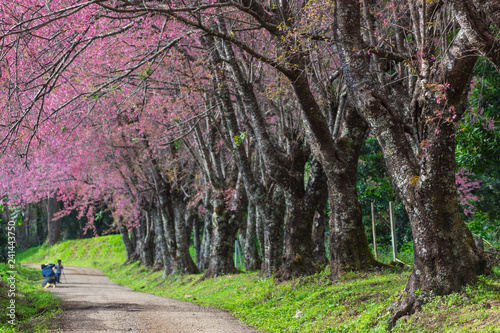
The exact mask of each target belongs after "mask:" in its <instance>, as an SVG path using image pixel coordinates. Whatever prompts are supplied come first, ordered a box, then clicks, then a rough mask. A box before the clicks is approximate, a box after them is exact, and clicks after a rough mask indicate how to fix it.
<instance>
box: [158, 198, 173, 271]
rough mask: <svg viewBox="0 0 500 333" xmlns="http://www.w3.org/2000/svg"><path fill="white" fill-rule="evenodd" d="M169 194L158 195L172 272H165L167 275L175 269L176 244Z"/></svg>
mask: <svg viewBox="0 0 500 333" xmlns="http://www.w3.org/2000/svg"><path fill="white" fill-rule="evenodd" d="M170 198H171V196H170V193H168V195H159V196H158V203H159V208H158V212H159V215H160V218H161V222H162V226H163V236H164V237H165V243H166V245H167V251H168V257H169V258H170V260H171V262H172V271H171V272H168V273H167V271H165V272H166V273H167V274H171V273H173V272H174V271H175V270H176V269H177V262H176V254H177V242H176V238H175V236H176V235H175V219H174V211H173V209H172V203H171V202H170Z"/></svg>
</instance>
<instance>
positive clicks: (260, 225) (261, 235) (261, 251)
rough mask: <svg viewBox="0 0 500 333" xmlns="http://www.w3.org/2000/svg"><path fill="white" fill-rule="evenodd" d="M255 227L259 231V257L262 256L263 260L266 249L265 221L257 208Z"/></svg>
mask: <svg viewBox="0 0 500 333" xmlns="http://www.w3.org/2000/svg"><path fill="white" fill-rule="evenodd" d="M255 228H256V232H257V241H258V242H259V243H258V247H257V249H258V251H259V252H258V253H259V257H260V258H261V261H262V258H264V255H265V249H264V221H263V219H262V216H261V214H260V212H259V210H258V209H256V210H255Z"/></svg>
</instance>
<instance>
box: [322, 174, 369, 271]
mask: <svg viewBox="0 0 500 333" xmlns="http://www.w3.org/2000/svg"><path fill="white" fill-rule="evenodd" d="M354 170H356V169H354ZM351 173H354V175H352V174H351V175H350V176H351V177H347V176H348V175H344V177H329V180H328V184H329V188H330V214H331V215H330V271H331V275H332V278H333V279H334V280H336V279H338V277H339V276H340V275H342V273H343V272H349V271H356V270H361V269H365V268H369V267H371V266H373V265H375V263H376V262H375V258H374V257H373V254H372V253H371V251H370V248H369V246H368V239H367V237H366V233H365V228H364V226H363V215H362V210H361V205H360V203H359V201H358V194H357V192H356V174H355V173H356V171H354V172H351Z"/></svg>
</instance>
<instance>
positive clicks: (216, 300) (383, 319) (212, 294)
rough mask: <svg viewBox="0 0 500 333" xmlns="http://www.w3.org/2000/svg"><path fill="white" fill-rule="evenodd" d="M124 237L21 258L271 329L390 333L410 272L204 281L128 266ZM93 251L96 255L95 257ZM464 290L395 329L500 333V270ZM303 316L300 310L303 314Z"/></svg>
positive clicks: (39, 250) (77, 243) (430, 305)
mask: <svg viewBox="0 0 500 333" xmlns="http://www.w3.org/2000/svg"><path fill="white" fill-rule="evenodd" d="M123 252H124V249H123V245H122V244H121V239H120V236H106V237H100V238H96V239H91V240H87V239H86V240H81V241H67V242H63V243H61V244H58V245H56V246H53V247H51V248H47V247H40V248H37V249H31V250H29V251H27V252H25V253H23V254H21V255H20V256H19V257H20V258H23V260H24V261H25V262H30V263H41V262H47V261H55V260H57V259H58V258H61V259H62V260H63V263H66V264H67V265H78V266H91V267H96V268H101V269H103V271H104V273H105V274H106V275H108V276H109V277H110V278H111V279H112V280H114V281H116V282H118V283H120V284H122V285H126V286H128V287H131V288H133V289H134V290H137V291H141V292H148V293H153V294H156V295H160V296H166V297H172V298H177V299H181V300H186V301H190V302H196V303H199V304H202V305H209V306H214V307H218V308H222V309H226V310H229V311H231V312H232V313H233V314H234V315H235V316H236V317H238V318H240V319H241V320H242V321H245V322H247V323H249V324H250V325H251V326H254V327H256V328H259V329H262V330H264V331H266V332H287V333H288V332H290V333H292V332H386V331H387V326H388V319H389V313H388V312H387V310H386V309H387V307H388V306H389V305H390V304H391V302H393V301H394V300H395V298H396V297H397V296H398V294H399V292H400V291H401V290H402V289H403V288H404V286H405V284H406V281H407V279H408V276H409V274H410V273H409V271H408V270H383V271H373V272H370V273H351V274H347V275H345V276H343V277H342V278H341V279H340V281H339V282H337V283H332V282H331V281H330V280H329V278H328V271H324V272H321V273H319V274H317V275H315V276H311V277H306V278H301V279H296V280H294V281H290V282H286V283H275V282H274V281H273V279H272V278H263V277H262V276H260V275H259V274H258V273H255V272H253V273H252V272H250V273H244V274H235V275H229V276H223V277H218V278H214V279H211V280H205V281H203V282H200V283H196V281H198V279H199V278H200V276H201V275H175V276H170V277H168V278H167V279H164V278H163V277H162V273H163V272H161V271H157V272H154V271H151V270H148V269H144V267H143V266H141V265H139V264H138V263H135V264H131V265H125V266H124V265H122V263H123V262H124V261H125V256H124V253H123ZM89 254H92V255H91V257H89ZM494 271H495V275H494V276H492V277H488V278H484V277H482V278H481V279H480V282H479V283H478V284H477V285H475V286H469V287H467V288H465V289H464V290H463V291H462V292H460V293H455V294H452V295H449V296H446V297H436V298H434V299H433V300H432V301H430V302H429V303H428V304H426V305H425V306H424V307H423V309H422V310H421V311H419V312H418V313H416V314H415V315H413V316H411V317H409V318H403V319H401V320H400V321H399V322H398V324H397V326H396V327H395V328H394V330H393V332H500V329H499V328H497V327H500V283H499V277H500V268H495V270H494ZM298 311H301V312H298Z"/></svg>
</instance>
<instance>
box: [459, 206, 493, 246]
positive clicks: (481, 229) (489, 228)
mask: <svg viewBox="0 0 500 333" xmlns="http://www.w3.org/2000/svg"><path fill="white" fill-rule="evenodd" d="M467 226H468V227H469V229H470V231H472V232H473V233H474V234H475V235H477V236H480V237H482V238H484V239H485V240H486V241H488V242H489V243H491V244H492V245H494V246H500V220H490V218H489V217H488V215H487V214H485V213H483V212H481V211H477V212H476V213H475V214H474V218H473V219H472V220H471V221H469V222H468V223H467Z"/></svg>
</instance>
